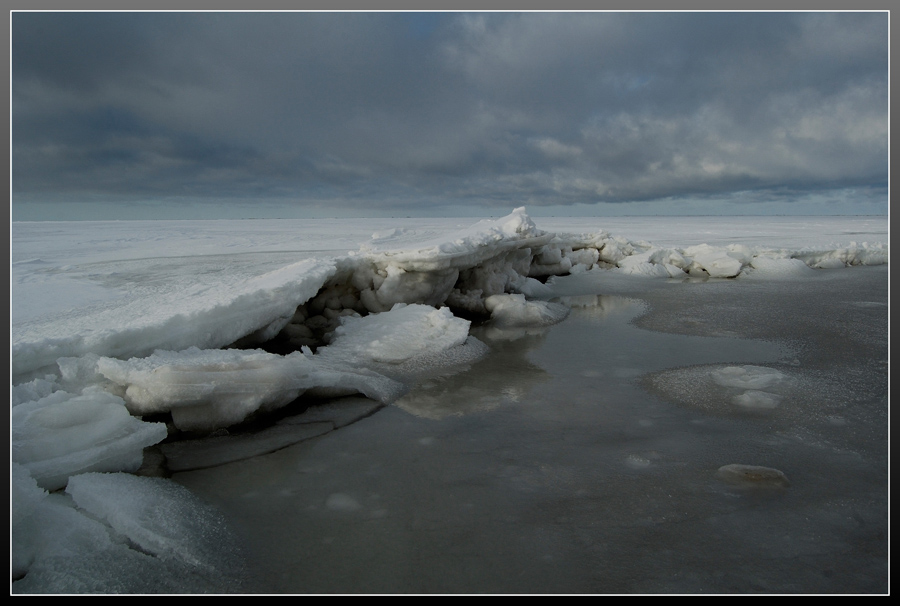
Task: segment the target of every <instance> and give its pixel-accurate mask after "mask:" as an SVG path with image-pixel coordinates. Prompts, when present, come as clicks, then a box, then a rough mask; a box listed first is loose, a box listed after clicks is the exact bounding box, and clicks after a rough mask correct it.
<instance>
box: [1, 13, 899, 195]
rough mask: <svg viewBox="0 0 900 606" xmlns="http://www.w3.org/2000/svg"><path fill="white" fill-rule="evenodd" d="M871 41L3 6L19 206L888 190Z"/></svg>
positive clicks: (762, 26) (642, 16) (796, 19)
mask: <svg viewBox="0 0 900 606" xmlns="http://www.w3.org/2000/svg"><path fill="white" fill-rule="evenodd" d="M887 44H888V28H887V14H886V13H806V14H791V13H771V14H769V13H749V14H745V13H724V14H707V13H655V14H653V13H593V14H548V13H533V14H506V13H477V14H462V13H461V14H449V15H441V14H398V13H383V14H378V13H371V14H370V13H365V14H358V13H335V14H328V13H325V14H322V13H260V14H252V13H249V14H248V13H199V14H190V13H126V14H116V13H82V14H79V13H60V14H54V13H16V14H14V15H13V27H12V126H13V129H12V141H13V191H14V198H15V196H16V195H20V196H21V195H33V194H36V193H39V192H47V193H56V194H69V195H72V196H77V195H82V194H84V195H87V194H111V195H112V194H114V195H120V196H127V195H134V196H145V197H146V196H148V195H153V196H166V195H171V196H183V195H192V196H200V197H202V196H210V197H216V198H222V197H234V198H249V197H254V196H263V197H270V198H271V197H285V198H290V199H293V200H301V201H302V200H304V199H307V198H308V199H316V200H328V199H333V200H335V201H336V203H337V201H342V202H343V203H347V204H354V203H355V204H369V203H385V204H387V203H389V202H390V203H393V204H399V205H403V204H419V203H423V201H433V202H435V203H438V202H440V201H445V202H446V201H457V202H466V201H469V202H472V203H476V202H480V203H488V204H490V203H497V204H500V205H504V206H507V205H509V204H510V203H516V204H517V203H528V204H532V205H535V204H537V205H541V204H569V203H590V202H598V201H604V202H616V201H629V200H653V199H662V198H671V197H678V196H704V195H728V194H729V193H732V192H735V191H746V190H755V191H769V190H770V191H772V192H773V195H777V192H779V191H781V192H783V191H788V190H789V191H797V192H805V191H828V190H835V189H840V188H848V187H857V188H859V187H862V188H866V187H868V188H872V187H874V188H883V187H885V186H886V183H887V147H888V135H887V115H888V110H887V91H888V86H887V72H888V69H887V59H888V50H887Z"/></svg>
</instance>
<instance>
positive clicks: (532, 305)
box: [484, 295, 569, 328]
mask: <svg viewBox="0 0 900 606" xmlns="http://www.w3.org/2000/svg"><path fill="white" fill-rule="evenodd" d="M484 303H485V307H486V308H487V309H488V311H490V312H491V321H492V322H493V323H495V324H496V325H497V326H499V327H501V328H515V327H528V326H549V325H551V324H556V323H557V322H561V321H562V320H564V319H565V318H566V316H568V315H569V308H568V307H566V306H565V305H561V304H559V303H551V302H548V301H527V300H526V299H525V296H524V295H493V296H491V297H488V298H487V299H485V302H484Z"/></svg>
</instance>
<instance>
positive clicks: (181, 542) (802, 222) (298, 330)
mask: <svg viewBox="0 0 900 606" xmlns="http://www.w3.org/2000/svg"><path fill="white" fill-rule="evenodd" d="M540 222H541V228H539V227H538V226H537V225H536V224H535V222H534V221H533V220H532V219H531V218H529V217H528V215H527V214H526V213H525V210H524V209H522V208H519V209H516V210H514V211H513V212H512V213H511V214H510V215H508V216H505V217H502V218H500V219H493V220H484V221H479V222H477V223H474V224H473V225H467V224H460V222H459V220H451V219H397V220H369V219H366V220H314V221H299V220H297V221H268V220H245V221H214V222H194V221H172V222H169V221H153V222H148V221H142V222H83V223H78V222H66V223H50V222H48V223H13V224H12V229H11V232H12V233H11V235H12V245H11V247H12V263H11V303H12V310H11V315H12V329H11V363H10V364H11V383H12V388H11V406H12V409H11V427H12V429H11V439H12V443H11V452H12V462H13V468H12V481H11V489H12V497H11V498H12V530H13V534H12V569H13V570H12V572H13V579H14V581H15V582H14V584H13V590H14V591H16V592H92V591H99V592H110V591H138V592H150V591H173V592H174V591H218V592H222V591H231V590H237V587H238V581H237V580H236V579H237V578H238V577H239V576H240V574H239V570H238V569H239V567H240V566H239V564H238V561H239V559H240V556H239V554H238V553H237V551H239V550H238V549H237V548H236V547H234V546H233V545H232V544H231V543H230V540H231V539H229V538H228V535H227V532H226V531H225V529H224V526H223V521H222V519H221V518H220V517H219V516H218V514H217V513H216V512H215V511H214V510H212V509H210V508H208V507H207V506H205V505H203V504H202V503H201V502H199V501H198V500H197V499H196V497H194V496H193V495H192V494H191V493H190V492H188V491H187V490H186V489H184V488H182V487H181V486H179V485H177V484H175V483H174V482H172V481H171V480H166V479H161V478H150V477H141V476H138V475H133V472H135V471H136V470H137V469H138V468H139V467H140V466H141V464H142V459H143V457H142V453H143V450H144V449H145V448H146V447H149V446H152V445H155V444H158V443H160V442H162V441H163V440H166V438H167V437H168V436H170V434H173V433H178V432H194V433H195V434H209V433H212V432H215V431H217V430H222V429H224V428H229V427H232V426H235V425H238V424H241V423H244V422H246V421H248V420H253V419H256V418H258V417H259V416H260V415H262V414H265V413H268V412H271V411H276V410H278V409H279V408H282V407H284V406H286V405H288V404H290V403H292V402H294V401H296V400H297V398H298V397H300V396H308V397H316V398H320V399H322V401H323V402H324V401H328V399H329V398H336V397H342V396H349V395H353V394H361V395H363V396H365V397H366V398H368V399H370V400H374V401H377V402H380V403H382V404H388V403H392V402H396V401H397V400H398V399H400V398H401V397H402V396H404V394H407V393H408V392H409V391H410V390H411V389H413V388H415V387H416V386H417V385H420V384H422V383H423V382H427V381H429V380H432V379H434V378H435V377H441V376H447V375H451V374H453V373H455V372H458V371H460V370H461V369H466V368H469V367H471V365H472V364H474V363H476V362H477V361H479V360H484V359H485V358H489V357H490V356H492V355H496V354H495V353H494V351H493V350H494V349H496V345H495V346H492V345H490V344H488V343H486V342H485V337H482V338H481V339H479V338H478V337H477V336H476V334H478V335H487V336H490V337H491V338H489V339H488V341H490V342H496V343H501V342H502V341H503V339H507V340H514V339H517V338H520V337H522V336H523V335H527V334H528V332H529V331H531V330H535V329H540V328H541V327H546V326H550V325H554V324H556V323H559V322H561V321H562V320H564V319H565V318H566V317H567V315H568V314H569V313H570V310H571V309H573V308H578V307H583V306H591V305H597V303H596V301H595V299H594V298H591V297H593V295H592V296H591V297H589V298H590V301H587V300H586V299H584V298H582V299H579V293H578V292H574V291H572V292H569V291H571V290H572V288H573V286H572V285H573V284H575V282H571V281H569V282H566V281H564V280H559V279H557V278H554V277H558V276H569V278H567V280H574V279H576V278H577V277H578V276H585V277H586V278H585V279H588V278H590V279H596V277H597V276H603V280H606V282H604V284H609V285H610V289H611V290H615V284H617V283H620V282H621V281H622V280H626V281H640V280H651V281H660V282H670V281H689V282H690V281H696V282H704V281H709V280H713V281H714V280H722V279H736V280H739V281H744V280H746V281H754V280H755V281H767V282H771V283H784V284H789V283H790V282H791V281H795V280H802V279H803V277H804V276H808V275H810V274H811V273H814V272H816V271H832V270H837V269H839V268H845V267H849V266H854V265H884V264H887V262H888V245H887V221H886V220H885V219H884V218H866V217H850V218H848V217H815V218H785V217H742V218H739V219H736V218H734V217H722V218H715V217H704V218H697V219H692V218H682V219H675V218H658V219H641V220H640V221H639V222H636V221H634V220H633V219H626V218H610V219H559V218H554V219H550V218H548V219H544V220H541V221H540ZM617 228H619V229H620V230H621V231H620V232H619V233H615V231H616V229H617ZM629 230H631V231H629ZM373 231H374V233H373ZM855 233H863V234H870V235H871V234H876V235H878V236H879V238H878V239H877V240H874V241H868V240H867V241H862V242H861V241H857V240H858V239H857V238H855V237H854V234H855ZM882 234H883V238H882V237H880V236H882ZM848 271H850V270H848ZM567 289H569V291H567ZM575 290H577V288H576V289H575ZM573 293H574V294H573ZM474 321H477V322H478V323H479V324H480V323H482V322H483V326H482V327H481V328H480V329H479V330H481V331H482V332H475V334H473V331H472V330H471V329H472V328H473V322H474ZM484 331H493V332H492V333H485V332H484ZM492 339H493V341H492ZM609 346H610V347H616V346H617V345H615V344H610V345H609ZM621 346H622V347H625V345H621ZM676 362H677V361H673V366H674V365H677V364H676ZM660 376H662V375H660ZM702 380H703V381H705V382H706V383H704V385H707V387H705V388H706V389H710V390H718V391H717V393H721V394H722V398H723V401H727V402H730V403H731V405H733V406H735V407H737V408H738V409H740V410H745V411H750V412H751V413H753V412H754V411H767V410H772V409H775V408H777V407H778V406H779V403H780V402H781V400H782V399H783V398H785V397H788V395H786V394H790V392H791V390H792V389H796V388H797V387H796V385H795V383H794V382H793V380H792V378H791V377H790V376H788V375H787V374H785V373H783V372H781V371H779V370H776V369H773V368H767V367H765V366H755V365H725V366H720V367H717V368H715V369H714V370H712V371H710V372H707V373H706V374H705V375H704V376H703V379H702ZM698 384H699V383H698ZM145 419H146V420H145ZM167 423H169V427H167ZM183 435H187V434H183ZM213 440H215V438H213ZM172 452H173V453H175V451H172ZM174 456H175V454H173V457H174ZM173 460H174V458H173ZM638 463H640V461H638ZM200 466H203V465H200ZM776 472H777V473H776ZM761 473H763V472H759V471H754V470H752V469H751V470H749V471H748V470H744V469H737V470H736V469H733V468H727V469H726V468H723V470H722V471H721V474H723V477H727V478H735V477H739V478H743V477H746V476H748V474H749V475H753V474H756V475H759V474H761ZM771 473H772V474H775V475H772V476H771V478H774V479H772V480H770V481H772V482H773V483H775V484H779V483H782V482H783V480H782V476H783V474H781V475H778V474H780V473H781V472H778V471H777V470H772V472H771ZM754 477H755V476H754ZM784 481H785V482H786V480H784ZM63 489H64V490H63ZM339 497H340V495H338V496H337V497H334V499H339ZM334 499H332V500H334ZM160 511H163V512H166V513H165V514H164V515H163V514H160V513H159V512H160Z"/></svg>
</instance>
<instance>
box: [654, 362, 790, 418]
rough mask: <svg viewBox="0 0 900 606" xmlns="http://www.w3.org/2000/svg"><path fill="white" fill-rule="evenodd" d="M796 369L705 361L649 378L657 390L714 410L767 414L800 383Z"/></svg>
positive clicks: (728, 412)
mask: <svg viewBox="0 0 900 606" xmlns="http://www.w3.org/2000/svg"><path fill="white" fill-rule="evenodd" d="M794 372H797V371H793V372H792V371H790V370H786V369H782V370H779V369H776V368H772V367H767V366H756V365H751V364H745V365H740V366H738V365H730V364H729V365H721V364H714V365H703V366H698V367H689V368H676V369H671V370H665V371H662V372H659V373H656V374H654V375H651V376H649V377H648V378H647V379H646V384H647V385H648V386H649V387H650V388H651V389H652V390H654V391H656V392H657V393H660V394H664V395H666V396H667V397H670V398H671V399H672V400H674V401H676V402H678V403H680V404H683V405H685V406H690V407H694V408H697V409H699V410H702V411H704V412H709V413H714V414H734V413H741V412H745V413H755V414H766V413H771V412H773V411H774V410H775V409H776V408H778V407H779V406H781V405H782V403H783V402H785V401H787V402H788V403H790V400H791V398H792V397H793V395H794V393H795V391H796V389H797V387H798V385H800V384H801V383H802V384H804V385H805V384H806V383H807V382H800V381H798V379H797V377H795V376H794V374H793V373H794Z"/></svg>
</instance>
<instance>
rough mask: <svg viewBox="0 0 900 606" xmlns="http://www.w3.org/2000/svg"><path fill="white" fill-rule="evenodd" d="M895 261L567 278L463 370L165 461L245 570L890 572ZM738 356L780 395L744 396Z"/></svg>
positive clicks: (647, 581)
mask: <svg viewBox="0 0 900 606" xmlns="http://www.w3.org/2000/svg"><path fill="white" fill-rule="evenodd" d="M887 273H888V270H887V266H881V267H854V268H848V269H844V270H820V271H816V272H813V274H812V275H811V276H810V277H806V278H802V279H798V280H795V281H790V282H785V281H766V280H762V279H756V280H753V279H743V278H741V279H737V280H718V281H716V280H710V281H707V282H696V281H687V282H670V281H659V280H649V279H648V280H641V279H637V280H635V279H631V280H621V279H619V278H617V277H616V276H614V275H613V274H612V273H610V272H588V273H587V274H582V275H580V276H571V277H568V278H561V279H556V280H553V281H552V282H551V287H552V288H553V289H554V290H555V291H556V293H557V294H558V295H559V296H560V299H559V300H560V301H562V302H564V303H566V304H568V305H570V306H571V307H572V312H571V314H570V315H569V317H568V318H567V319H566V320H564V321H563V322H561V323H560V324H557V325H555V326H552V327H549V328H546V329H543V330H529V331H526V330H520V331H514V330H499V329H492V328H491V327H490V326H489V325H486V326H483V327H480V328H478V329H476V330H474V331H473V334H475V336H477V337H478V338H479V339H481V340H483V341H484V342H485V343H487V344H488V345H489V346H490V347H491V348H492V350H493V351H492V354H491V355H490V356H489V357H488V358H486V359H485V360H483V361H481V362H479V363H477V364H475V365H473V366H472V367H471V368H470V369H469V370H467V371H465V372H463V373H461V374H457V375H454V376H452V377H445V378H442V379H433V380H431V381H429V382H428V383H426V384H423V385H420V386H419V387H418V388H416V389H415V390H413V391H412V392H411V393H410V394H408V395H407V396H405V397H404V398H402V399H401V400H400V401H399V402H397V404H396V405H392V406H389V407H386V408H383V409H381V410H379V411H378V412H376V413H375V414H372V415H371V416H368V417H366V418H363V419H361V420H359V421H357V422H355V423H353V424H351V425H348V426H346V427H343V428H341V429H340V430H337V431H332V432H330V433H327V434H326V435H323V436H319V437H316V438H312V439H309V440H307V441H305V442H302V443H300V444H297V445H295V446H291V447H289V448H284V449H282V450H279V451H277V452H274V453H271V454H268V455H264V456H257V457H253V458H250V459H247V460H244V461H239V462H235V463H229V464H227V465H222V466H219V467H215V468H211V469H205V470H200V471H192V472H185V473H179V474H176V475H175V477H174V479H175V480H176V481H178V482H180V483H182V484H183V485H185V486H187V487H188V488H190V489H191V490H192V491H194V492H195V493H196V494H198V495H200V496H202V497H204V498H205V499H206V500H208V501H209V502H211V503H212V504H214V505H215V506H216V507H218V508H219V509H220V510H221V511H222V513H224V514H225V516H226V518H227V519H228V521H229V523H230V524H231V526H232V528H233V530H234V531H235V532H236V534H237V535H238V536H239V538H240V539H241V540H242V541H244V543H245V545H246V549H247V552H248V553H249V564H248V566H249V570H248V581H247V582H246V584H245V587H244V590H245V591H248V592H254V593H883V592H887V590H888V531H887V528H888V505H887V502H888V422H887V420H888V396H887V393H888V392H887V385H888V368H887V359H888V345H887V334H888V333H887V318H888V308H887ZM588 274H591V275H588ZM727 368H732V369H734V368H738V369H749V370H747V372H749V373H751V374H752V373H754V372H756V373H757V374H758V373H763V374H762V375H761V376H763V377H765V376H776V375H777V376H779V377H781V379H782V380H781V381H780V383H779V386H778V387H777V388H775V387H773V388H770V389H776V391H777V393H776V392H772V393H773V394H774V395H772V399H771V400H764V401H765V402H769V401H772V402H776V401H777V404H776V405H775V406H771V407H759V408H746V407H742V406H739V405H736V404H735V401H736V400H734V397H736V393H737V392H735V391H734V389H733V388H725V387H722V386H721V385H719V384H718V383H716V381H715V377H716V376H718V375H716V374H715V373H716V372H719V371H722V369H727ZM765 373H770V375H766V374H765ZM729 389H731V391H729ZM766 393H769V392H766ZM735 464H737V465H749V466H761V467H765V468H769V469H774V470H778V471H780V472H781V473H782V474H783V476H784V477H785V478H786V480H787V482H785V483H774V484H773V483H766V482H764V481H762V482H760V481H754V478H753V477H751V478H750V480H749V481H746V482H741V481H738V482H734V481H728V480H729V478H728V477H726V476H725V475H723V473H721V472H720V471H719V470H720V468H722V467H724V466H727V465H735ZM748 477H749V476H748Z"/></svg>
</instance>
